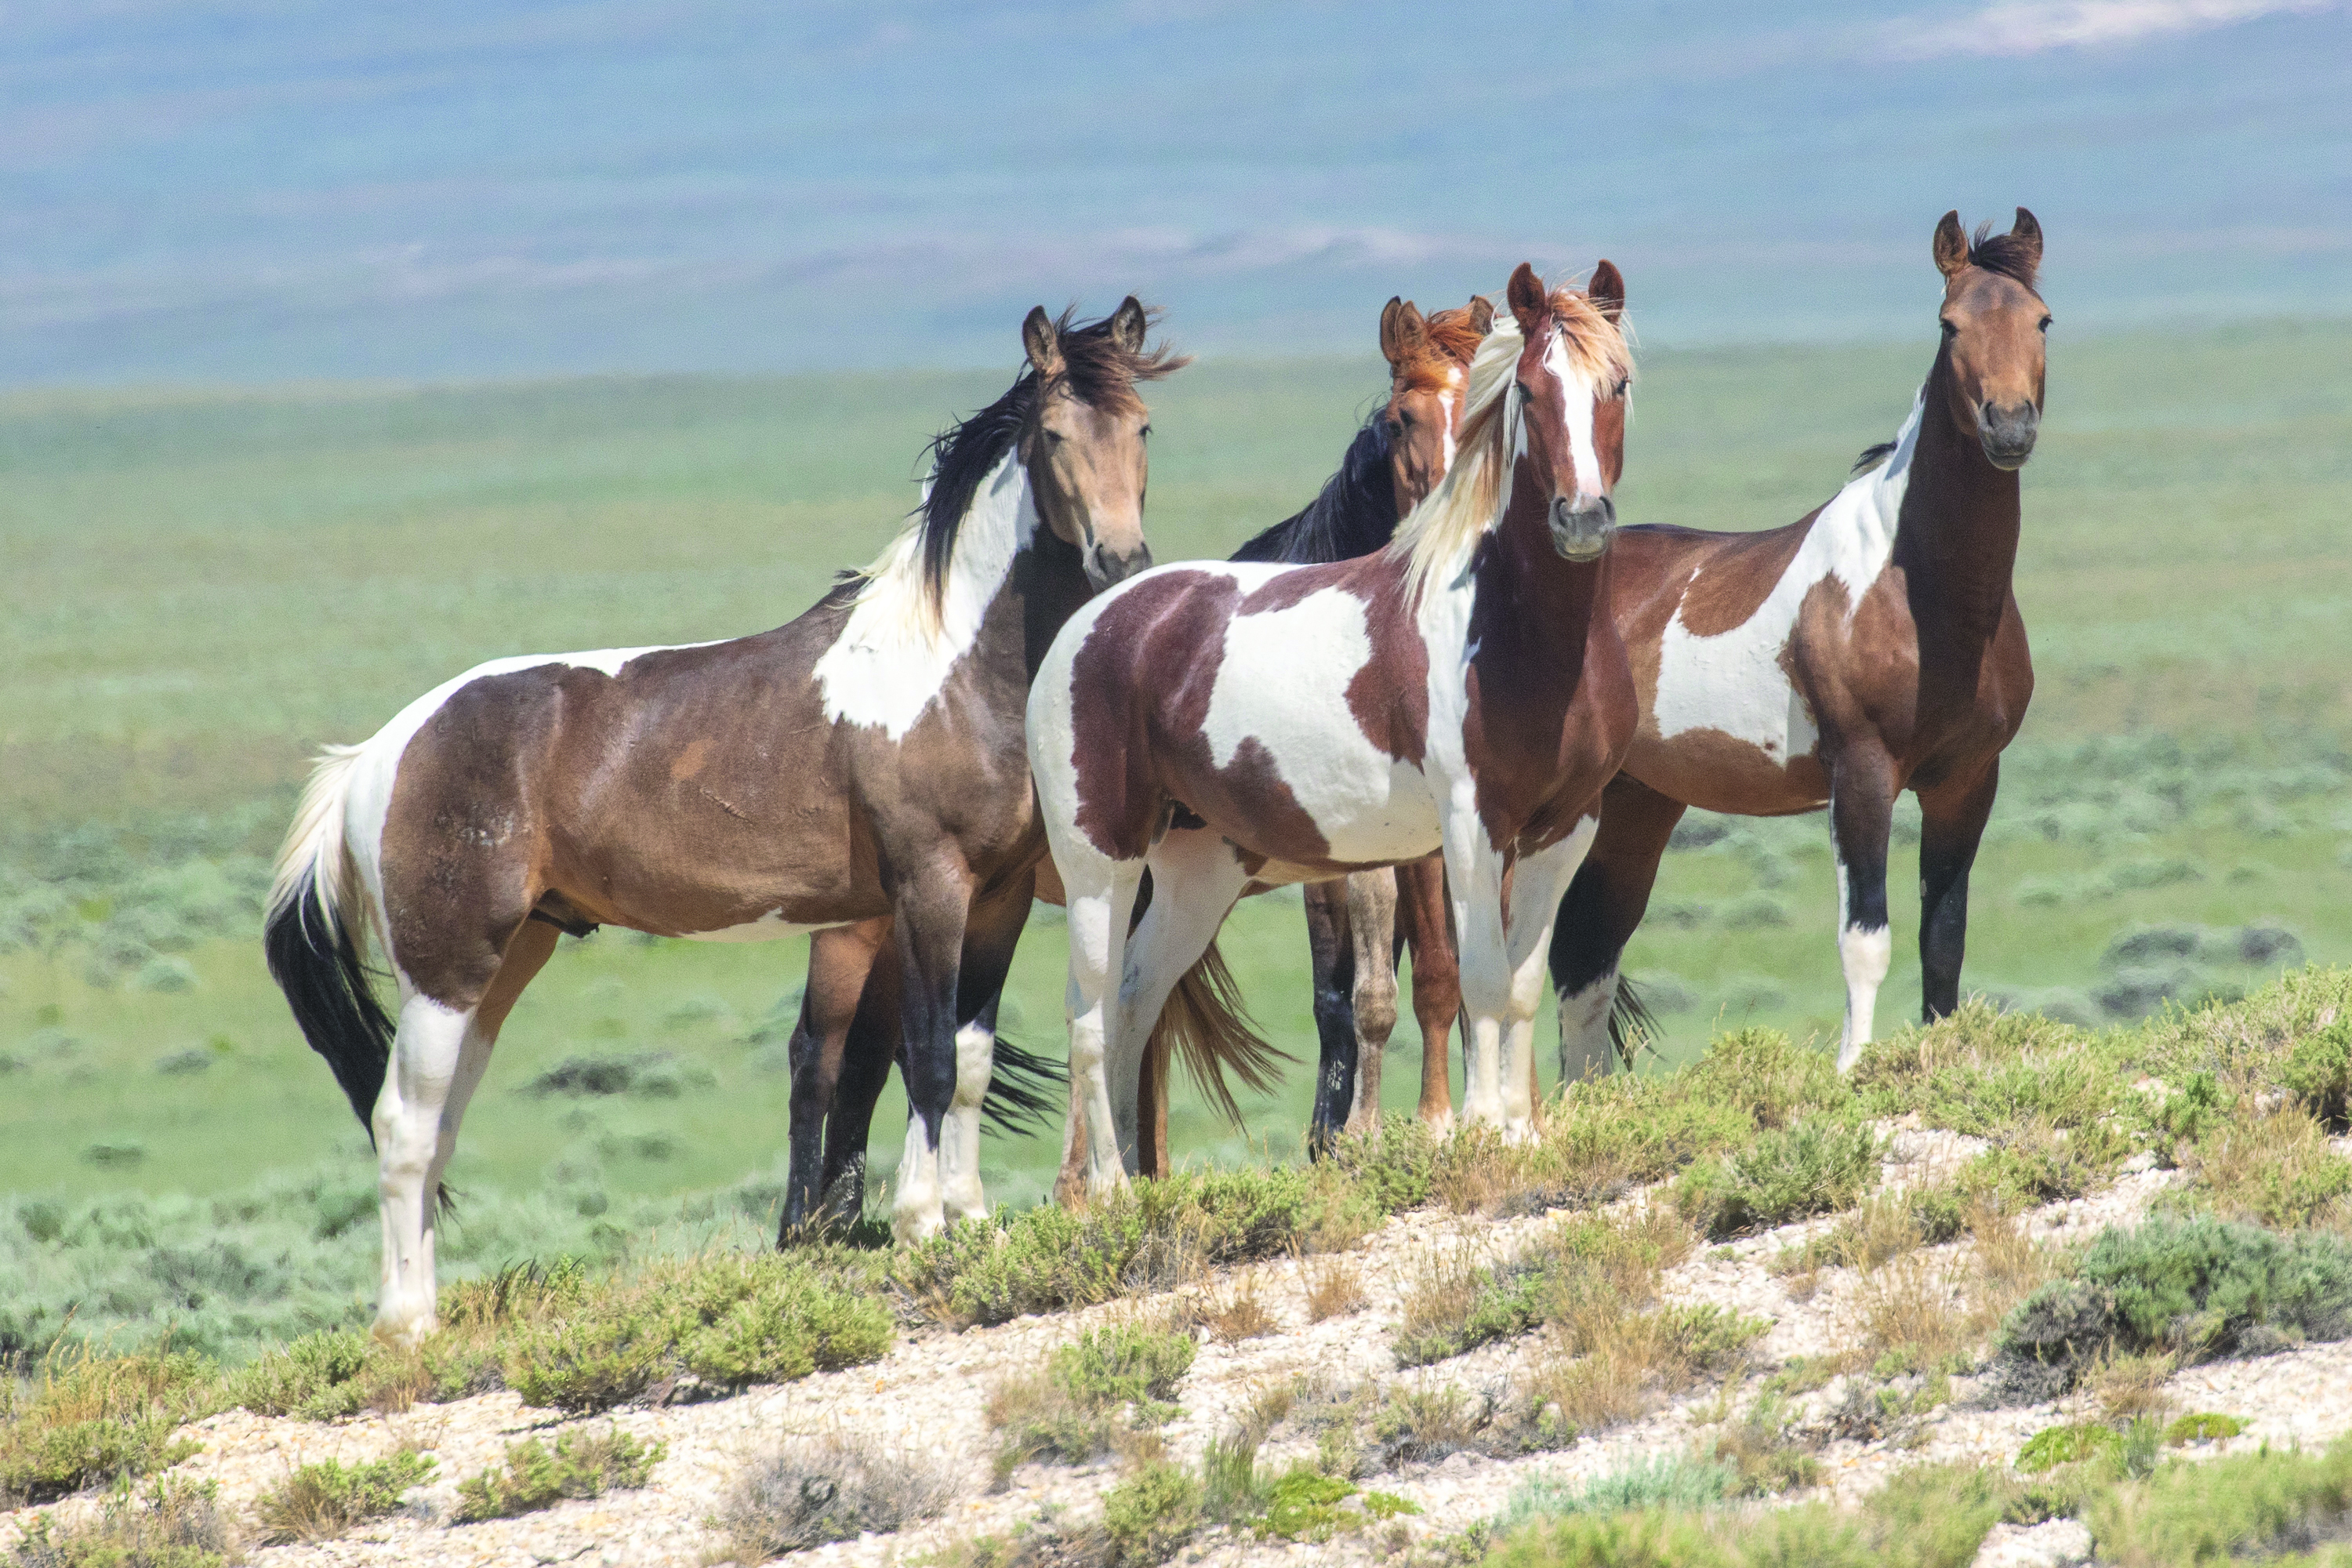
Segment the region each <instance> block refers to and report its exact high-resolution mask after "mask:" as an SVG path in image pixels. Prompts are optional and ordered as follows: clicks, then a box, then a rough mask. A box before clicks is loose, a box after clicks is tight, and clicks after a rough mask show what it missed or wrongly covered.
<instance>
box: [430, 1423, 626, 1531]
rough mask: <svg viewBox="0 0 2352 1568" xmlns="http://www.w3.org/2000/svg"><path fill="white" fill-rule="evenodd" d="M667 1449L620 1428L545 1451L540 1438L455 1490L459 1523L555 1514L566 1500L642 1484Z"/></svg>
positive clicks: (568, 1439) (514, 1448) (566, 1437)
mask: <svg viewBox="0 0 2352 1568" xmlns="http://www.w3.org/2000/svg"><path fill="white" fill-rule="evenodd" d="M665 1452H667V1448H666V1447H665V1446H664V1445H662V1444H660V1443H653V1444H646V1443H643V1442H640V1441H639V1440H638V1439H636V1438H635V1437H632V1436H629V1435H628V1434H627V1433H625V1432H624V1431H622V1430H621V1429H620V1428H619V1427H618V1426H615V1427H614V1428H613V1429H612V1430H611V1431H609V1432H606V1433H604V1434H601V1435H599V1434H595V1433H586V1432H566V1433H564V1434H562V1436H558V1437H557V1438H556V1439H555V1447H552V1448H550V1447H547V1446H546V1445H545V1444H543V1443H541V1441H540V1440H539V1439H538V1438H536V1437H532V1438H529V1439H527V1440H525V1441H523V1442H520V1443H510V1444H509V1445H508V1446H507V1458H506V1464H505V1465H504V1467H499V1466H492V1467H491V1468H488V1469H486V1470H484V1471H483V1472H482V1473H481V1474H480V1475H478V1476H476V1477H475V1478H474V1479H471V1480H468V1481H462V1482H460V1483H459V1484H458V1487H457V1496H458V1498H459V1499H460V1502H459V1505H458V1509H457V1522H458V1523H460V1524H472V1523H476V1522H478V1521H481V1520H486V1519H512V1518H514V1517H516V1516H517V1515H520V1514H526V1513H536V1512H538V1511H539V1510H541V1509H543V1508H553V1507H554V1506H555V1505H556V1504H557V1503H559V1502H562V1501H563V1500H565V1499H567V1498H592V1497H602V1496H604V1494H605V1493H606V1492H608V1491H622V1490H626V1489H629V1488H631V1487H641V1486H644V1485H645V1484H646V1478H647V1477H649V1476H651V1475H652V1474H653V1468H654V1467H655V1466H656V1465H657V1464H659V1463H660V1462H661V1458H662V1456H663V1454H664V1453H665Z"/></svg>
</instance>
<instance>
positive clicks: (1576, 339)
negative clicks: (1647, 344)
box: [1507, 261, 1633, 562]
mask: <svg viewBox="0 0 2352 1568" xmlns="http://www.w3.org/2000/svg"><path fill="white" fill-rule="evenodd" d="M1507 300H1509V303H1510V307H1511V314H1512V316H1513V317H1514V319H1516V320H1517V322H1518V326H1519V335H1520V339H1521V347H1520V350H1519V359H1518V364H1517V369H1516V372H1515V375H1514V385H1513V389H1512V390H1513V395H1514V396H1515V397H1516V398H1517V402H1518V415H1519V431H1520V439H1521V441H1522V443H1523V444H1524V448H1525V453H1526V456H1527V458H1528V460H1529V461H1530V462H1531V463H1532V464H1533V465H1534V466H1535V469H1536V471H1537V473H1538V475H1540V476H1542V477H1543V479H1546V480H1548V481H1549V487H1550V497H1549V510H1548V513H1547V518H1548V521H1549V523H1550V525H1551V541H1552V547H1553V548H1554V549H1556V550H1557V551H1559V553H1560V555H1561V557H1562V558H1563V559H1566V560H1569V561H1577V562H1586V561H1597V560H1599V559H1600V558H1601V554H1602V553H1603V552H1606V551H1607V550H1608V548H1609V537H1610V533H1611V531H1612V529H1614V528H1615V527H1616V524H1617V506H1616V502H1615V501H1614V500H1612V499H1611V492H1612V490H1613V489H1615V488H1616V485H1617V477H1618V475H1619V474H1620V473H1621V472H1622V471H1623V468H1624V463H1625V395H1626V392H1627V390H1628V388H1629V387H1630V386H1631V385H1632V384H1633V363H1632V361H1631V359H1630V358H1629V357H1628V355H1627V353H1626V348H1625V338H1624V333H1623V331H1622V328H1621V326H1620V322H1621V321H1622V318H1623V315H1624V310H1625V280H1624V279H1623V278H1622V277H1621V276H1620V275H1619V274H1618V271H1617V268H1615V267H1614V266H1613V265H1612V264H1611V263H1609V262H1607V261H1603V262H1602V263H1601V265H1600V266H1599V267H1597V268H1594V269H1593V273H1592V280H1591V283H1590V284H1588V285H1587V286H1586V288H1585V289H1584V290H1583V291H1582V292H1578V291H1577V290H1574V289H1557V290H1550V289H1546V288H1545V287H1544V284H1543V280H1542V279H1539V278H1538V277H1537V276H1536V271H1535V268H1532V267H1530V266H1528V264H1527V263H1526V262H1524V261H1523V262H1521V263H1519V267H1518V270H1517V271H1516V272H1514V273H1512V274H1511V283H1510V289H1509V290H1508V292H1507Z"/></svg>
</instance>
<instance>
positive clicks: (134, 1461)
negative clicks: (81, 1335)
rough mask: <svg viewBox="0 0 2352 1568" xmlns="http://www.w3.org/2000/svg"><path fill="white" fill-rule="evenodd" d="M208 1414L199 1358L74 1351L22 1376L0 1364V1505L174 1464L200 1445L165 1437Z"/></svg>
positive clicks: (209, 1371)
mask: <svg viewBox="0 0 2352 1568" xmlns="http://www.w3.org/2000/svg"><path fill="white" fill-rule="evenodd" d="M218 1408H220V1391H219V1384H218V1382H217V1380H216V1379H215V1375H214V1368H213V1364H212V1363H211V1362H209V1361H208V1360H206V1359H205V1358H204V1357H202V1356H196V1355H184V1354H173V1353H165V1354H160V1355H131V1356H100V1355H95V1354H92V1353H91V1352H89V1351H88V1350H87V1349H83V1348H75V1349H71V1350H66V1351H61V1352H58V1353H56V1354H53V1355H51V1356H49V1357H47V1358H46V1359H45V1360H44V1361H43V1362H42V1363H40V1365H39V1367H38V1368H37V1370H36V1371H34V1372H33V1373H31V1374H30V1375H29V1376H26V1375H24V1374H23V1373H21V1372H20V1371H19V1369H18V1368H17V1367H16V1366H15V1365H13V1364H10V1365H0V1502H47V1501H49V1500H52V1499H54V1498H60V1497H63V1496H65V1495H66V1494H67V1493H68V1492H75V1491H79V1490H80V1489H82V1488H84V1487H86V1486H89V1485H90V1484H91V1483H92V1482H95V1481H104V1480H111V1479H115V1478H116V1477H119V1476H139V1475H145V1474H147V1473H148V1472H149V1471H151V1470H160V1469H163V1468H165V1467H166V1466H170V1465H175V1464H177V1463H179V1462H180V1461H181V1460H182V1459H184V1458H187V1457H188V1456H189V1455H191V1454H194V1452H196V1450H197V1448H198V1447H201V1445H199V1444H195V1443H192V1442H187V1441H184V1440H175V1439H174V1438H173V1436H172V1434H173V1431H175V1430H176V1429H177V1428H178V1427H180V1426H182V1425H184V1423H186V1422H189V1421H193V1420H195V1419H197V1418H199V1417H200V1416H204V1415H209V1414H211V1413H212V1412H213V1411H215V1410H216V1409H218Z"/></svg>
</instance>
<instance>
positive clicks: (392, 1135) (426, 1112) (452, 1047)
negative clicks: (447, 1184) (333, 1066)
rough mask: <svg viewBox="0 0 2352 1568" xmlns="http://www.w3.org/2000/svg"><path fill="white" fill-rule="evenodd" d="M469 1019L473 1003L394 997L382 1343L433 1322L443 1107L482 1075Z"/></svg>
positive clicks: (382, 1166)
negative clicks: (459, 1005) (472, 1058)
mask: <svg viewBox="0 0 2352 1568" xmlns="http://www.w3.org/2000/svg"><path fill="white" fill-rule="evenodd" d="M404 989H406V988H405V987H404ZM473 1023H474V1015H473V1012H472V1010H471V1009H467V1010H465V1011H462V1012H461V1011H459V1010H457V1009H455V1008H451V1007H445V1006H443V1005H441V1004H440V1003H438V1002H436V1001H434V1000H433V999H432V998H431V997H429V996H425V995H422V994H411V995H409V996H408V997H407V999H406V1000H404V1002H402V1004H401V1006H400V1025H399V1029H398V1032H397V1033H396V1034H395V1035H394V1038H393V1047H392V1061H391V1063H390V1065H389V1070H387V1071H386V1072H385V1074H384V1079H383V1092H382V1093H381V1094H379V1095H377V1096H376V1101H375V1114H374V1116H373V1127H374V1131H375V1147H376V1193H377V1195H378V1197H379V1199H380V1200H381V1203H382V1205H383V1282H382V1289H381V1292H380V1294H379V1295H378V1297H377V1302H376V1317H375V1334H376V1337H377V1338H378V1339H380V1340H383V1342H386V1343H387V1344H392V1345H395V1346H400V1347H403V1348H409V1347H413V1346H415V1344H416V1343H417V1342H420V1341H422V1340H423V1339H424V1338H425V1335H427V1334H429V1333H431V1332H432V1331H433V1330H434V1327H435V1320H434V1308H435V1304H436V1292H435V1281H434V1273H433V1231H434V1213H433V1201H434V1183H435V1179H436V1173H437V1172H438V1171H439V1170H440V1169H441V1168H442V1167H443V1166H445V1165H446V1163H447V1160H448V1150H449V1149H450V1148H453V1147H454V1146H455V1142H456V1139H457V1119H456V1117H455V1116H454V1115H452V1114H448V1113H449V1112H451V1111H453V1110H462V1109H463V1107H464V1102H465V1095H466V1094H468V1093H470V1092H471V1090H472V1088H473V1083H474V1082H475V1081H478V1080H479V1079H480V1077H481V1061H480V1060H477V1061H476V1062H474V1063H473V1064H472V1068H471V1072H470V1073H468V1072H467V1056H468V1054H469V1053H468V1050H467V1047H468V1044H469V1040H468V1037H469V1036H470V1035H471V1034H472V1033H473ZM474 1054H475V1055H476V1056H477V1057H478V1058H487V1057H488V1049H487V1047H483V1048H482V1049H481V1050H479V1051H478V1052H477V1053H474ZM461 1079H464V1080H465V1081H464V1089H463V1092H459V1084H460V1080H461Z"/></svg>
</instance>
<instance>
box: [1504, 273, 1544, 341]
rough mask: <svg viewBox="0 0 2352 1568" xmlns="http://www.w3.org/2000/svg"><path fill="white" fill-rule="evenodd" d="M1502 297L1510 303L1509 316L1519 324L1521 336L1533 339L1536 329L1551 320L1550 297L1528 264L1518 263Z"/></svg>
mask: <svg viewBox="0 0 2352 1568" xmlns="http://www.w3.org/2000/svg"><path fill="white" fill-rule="evenodd" d="M1503 297H1504V298H1505V299H1506V300H1509V301H1510V306H1511V315H1512V317H1513V318H1514V319H1515V320H1517V322H1518V323H1519V331H1520V333H1521V334H1522V335H1523V336H1526V337H1530V338H1531V337H1534V336H1535V335H1536V329H1537V328H1538V327H1540V326H1542V325H1543V324H1544V323H1545V322H1546V321H1549V320H1551V296H1550V295H1549V294H1548V293H1546V292H1545V291H1544V286H1543V279H1540V278H1538V277H1537V276H1536V269H1535V268H1533V267H1530V266H1529V265H1528V263H1526V262H1524V261H1522V262H1520V263H1519V266H1518V270H1517V271H1516V272H1513V273H1512V274H1511V286H1510V288H1508V289H1506V290H1504V293H1503Z"/></svg>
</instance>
